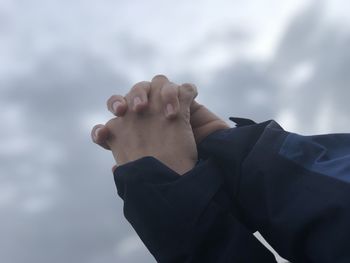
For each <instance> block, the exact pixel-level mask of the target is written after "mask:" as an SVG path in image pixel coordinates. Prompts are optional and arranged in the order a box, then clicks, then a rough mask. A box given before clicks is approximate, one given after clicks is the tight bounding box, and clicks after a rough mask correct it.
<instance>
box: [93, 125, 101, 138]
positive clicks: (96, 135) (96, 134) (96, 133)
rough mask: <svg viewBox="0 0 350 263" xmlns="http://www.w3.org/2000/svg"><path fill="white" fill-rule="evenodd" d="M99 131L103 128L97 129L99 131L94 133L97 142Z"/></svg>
mask: <svg viewBox="0 0 350 263" xmlns="http://www.w3.org/2000/svg"><path fill="white" fill-rule="evenodd" d="M99 130H101V128H97V129H96V130H95V133H94V140H95V141H96V140H97V137H98V133H99Z"/></svg>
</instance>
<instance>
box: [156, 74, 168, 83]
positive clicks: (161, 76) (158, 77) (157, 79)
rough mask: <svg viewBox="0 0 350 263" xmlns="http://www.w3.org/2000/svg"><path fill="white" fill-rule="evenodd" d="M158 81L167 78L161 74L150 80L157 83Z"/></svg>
mask: <svg viewBox="0 0 350 263" xmlns="http://www.w3.org/2000/svg"><path fill="white" fill-rule="evenodd" d="M159 80H168V78H167V77H166V76H165V75H163V74H157V75H155V76H154V77H153V78H152V82H153V81H159Z"/></svg>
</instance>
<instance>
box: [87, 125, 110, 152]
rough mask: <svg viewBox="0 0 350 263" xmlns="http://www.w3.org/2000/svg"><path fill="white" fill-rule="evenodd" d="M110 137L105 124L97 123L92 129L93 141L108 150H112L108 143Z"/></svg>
mask: <svg viewBox="0 0 350 263" xmlns="http://www.w3.org/2000/svg"><path fill="white" fill-rule="evenodd" d="M108 137H109V130H108V128H107V127H106V126H105V125H103V124H98V125H95V126H94V127H93V128H92V130H91V138H92V141H93V142H94V143H96V144H98V145H100V146H101V147H103V148H105V149H106V150H110V149H111V148H110V147H109V145H108V144H107V139H108Z"/></svg>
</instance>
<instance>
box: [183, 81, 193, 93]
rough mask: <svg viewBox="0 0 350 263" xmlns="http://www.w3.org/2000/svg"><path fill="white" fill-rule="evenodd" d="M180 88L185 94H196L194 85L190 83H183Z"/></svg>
mask: <svg viewBox="0 0 350 263" xmlns="http://www.w3.org/2000/svg"><path fill="white" fill-rule="evenodd" d="M182 88H183V89H184V90H185V91H187V92H191V93H194V92H197V87H196V85H194V84H192V83H184V84H182Z"/></svg>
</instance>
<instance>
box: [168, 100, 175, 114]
mask: <svg viewBox="0 0 350 263" xmlns="http://www.w3.org/2000/svg"><path fill="white" fill-rule="evenodd" d="M174 113H175V110H174V107H173V105H171V104H170V103H169V104H167V105H166V114H167V116H170V115H173V114H174Z"/></svg>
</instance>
